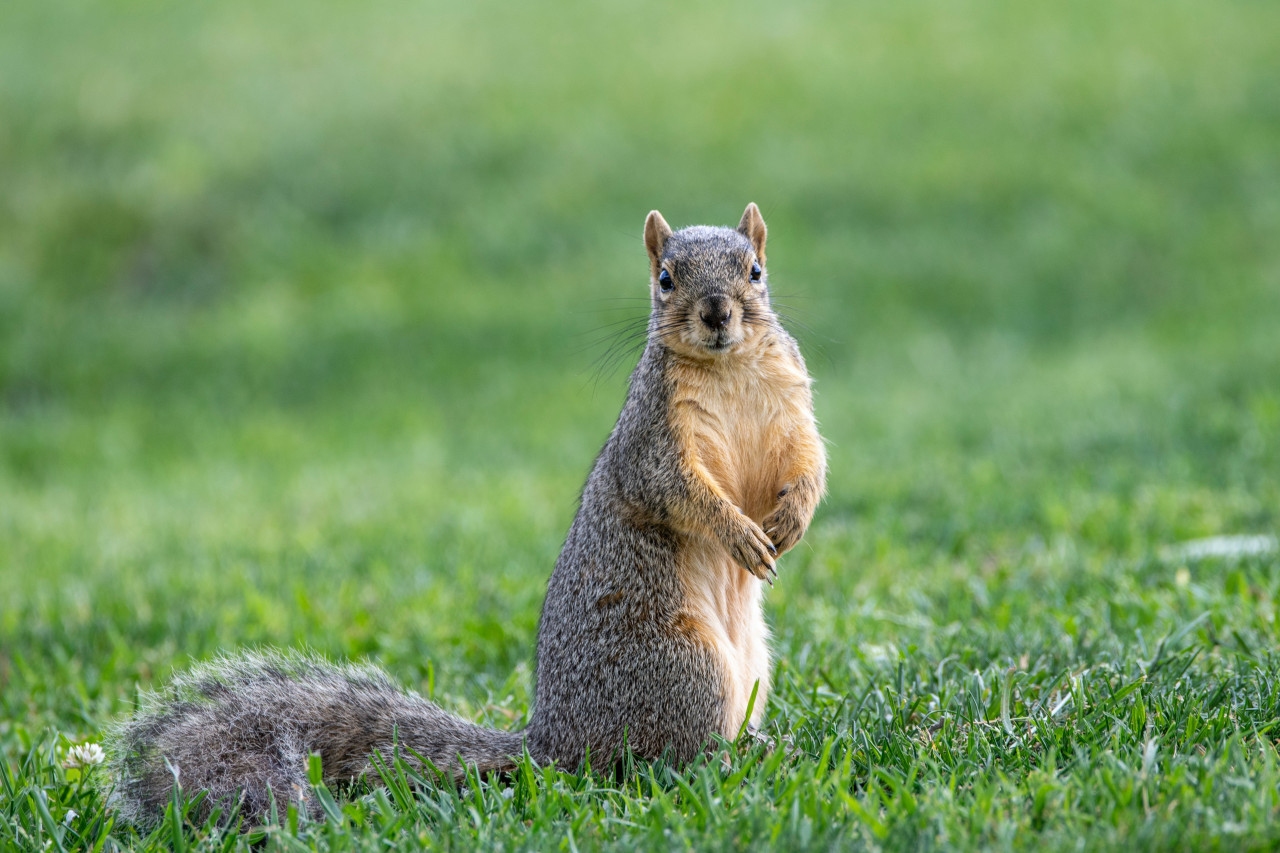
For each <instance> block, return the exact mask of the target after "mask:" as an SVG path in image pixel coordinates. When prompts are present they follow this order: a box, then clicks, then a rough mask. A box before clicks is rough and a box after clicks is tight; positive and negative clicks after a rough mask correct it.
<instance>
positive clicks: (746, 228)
mask: <svg viewBox="0 0 1280 853" xmlns="http://www.w3.org/2000/svg"><path fill="white" fill-rule="evenodd" d="M738 233H739V234H741V235H742V236H743V237H746V238H747V239H748V240H750V241H751V245H752V247H753V248H754V249H755V250H756V258H758V259H759V260H760V263H762V264H763V263H764V238H765V236H766V235H767V234H768V233H769V232H768V229H767V228H765V227H764V217H763V216H761V215H760V208H758V207H756V203H755V202H754V201H753V202H751V203H750V204H748V205H747V210H746V212H745V213H743V214H742V221H741V222H739V223H738Z"/></svg>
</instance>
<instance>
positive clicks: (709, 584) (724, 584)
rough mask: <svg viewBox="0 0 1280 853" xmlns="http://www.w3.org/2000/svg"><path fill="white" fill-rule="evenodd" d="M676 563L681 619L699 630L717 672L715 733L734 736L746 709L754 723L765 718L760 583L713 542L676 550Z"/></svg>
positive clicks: (765, 641)
mask: <svg viewBox="0 0 1280 853" xmlns="http://www.w3.org/2000/svg"><path fill="white" fill-rule="evenodd" d="M680 563H681V565H680V581H681V584H680V585H681V588H682V591H683V593H684V612H685V615H686V616H687V618H689V619H690V620H692V621H694V622H696V623H697V624H698V625H699V627H700V628H701V630H700V631H699V632H698V633H699V635H700V636H702V637H704V638H705V640H706V642H707V643H708V644H709V645H710V650H711V651H712V653H713V654H714V656H715V659H716V661H717V664H718V668H719V669H720V677H721V681H722V706H721V714H720V732H719V733H720V734H721V735H723V736H725V737H728V738H733V737H735V736H737V734H738V731H739V729H741V728H742V723H743V720H745V719H746V716H747V709H748V706H750V708H751V722H752V724H753V725H758V724H759V723H760V721H761V720H763V719H764V711H765V703H766V701H767V699H768V695H769V669H770V664H769V628H768V626H767V625H766V624H765V621H764V611H763V609H762V607H761V582H760V581H759V580H758V579H757V578H755V577H753V576H752V575H751V574H750V573H749V572H747V571H746V570H745V569H743V568H741V567H739V566H738V565H736V564H735V563H734V562H733V560H732V559H731V558H730V557H729V554H728V552H726V551H725V550H724V548H723V547H722V546H721V545H720V544H719V543H716V542H712V541H707V540H704V541H700V542H690V543H688V545H687V546H686V547H685V548H683V549H681V558H680ZM757 685H758V686H757ZM753 691H754V692H755V701H754V703H752V700H751V694H752V692H753Z"/></svg>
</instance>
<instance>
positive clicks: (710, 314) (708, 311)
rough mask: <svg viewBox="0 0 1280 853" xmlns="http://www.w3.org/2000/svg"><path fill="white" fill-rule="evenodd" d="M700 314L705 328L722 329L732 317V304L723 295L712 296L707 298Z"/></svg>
mask: <svg viewBox="0 0 1280 853" xmlns="http://www.w3.org/2000/svg"><path fill="white" fill-rule="evenodd" d="M700 316H701V317H702V322H703V323H705V324H706V326H707V328H709V329H723V328H724V327H725V326H727V325H729V320H730V319H731V318H732V317H733V306H731V305H730V304H729V300H727V299H725V298H724V297H713V298H711V299H709V300H707V304H706V305H704V306H703V308H702V313H701V315H700Z"/></svg>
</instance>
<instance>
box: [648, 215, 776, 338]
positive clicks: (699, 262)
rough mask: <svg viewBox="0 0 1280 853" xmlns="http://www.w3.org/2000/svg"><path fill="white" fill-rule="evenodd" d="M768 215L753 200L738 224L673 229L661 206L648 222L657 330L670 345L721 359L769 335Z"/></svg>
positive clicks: (653, 326) (654, 331) (653, 327)
mask: <svg viewBox="0 0 1280 853" xmlns="http://www.w3.org/2000/svg"><path fill="white" fill-rule="evenodd" d="M764 240H765V227H764V219H763V218H761V216H760V209H759V208H757V207H756V206H755V204H748V205H747V210H746V212H745V213H743V214H742V221H741V222H739V223H738V227H737V228H736V229H735V228H711V227H708V226H705V225H695V226H693V227H691V228H682V229H680V230H679V231H675V232H673V231H672V230H671V226H670V225H668V224H667V221H666V220H665V219H663V218H662V214H661V213H659V212H658V211H656V210H655V211H652V212H651V213H650V214H649V217H648V219H646V220H645V222H644V245H645V248H646V249H647V250H648V251H649V272H650V276H649V278H650V282H649V286H650V290H651V292H652V295H653V316H652V319H651V320H650V324H649V328H650V333H651V334H654V335H657V336H658V337H659V338H660V339H661V340H662V342H663V343H664V344H665V345H666V346H667V347H668V348H670V349H672V350H674V351H675V352H677V353H680V354H681V355H685V356H689V357H692V358H697V359H700V360H703V359H713V358H718V357H720V356H722V355H724V354H726V353H729V352H732V351H733V350H736V349H738V348H740V347H741V346H742V345H744V344H749V343H751V342H753V341H755V340H757V339H759V338H760V337H761V336H763V335H764V334H765V333H766V332H767V330H768V329H769V327H770V326H772V324H773V311H772V309H771V308H770V307H769V291H768V286H767V275H766V273H765V265H764Z"/></svg>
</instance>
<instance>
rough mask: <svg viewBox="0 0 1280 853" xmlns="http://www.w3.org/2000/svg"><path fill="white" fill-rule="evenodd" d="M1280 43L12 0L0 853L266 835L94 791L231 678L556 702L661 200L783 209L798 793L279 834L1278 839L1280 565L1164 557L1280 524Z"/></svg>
mask: <svg viewBox="0 0 1280 853" xmlns="http://www.w3.org/2000/svg"><path fill="white" fill-rule="evenodd" d="M1277 56H1280V7H1276V6H1274V5H1273V4H1264V3H1254V2H1246V1H1245V0H1239V2H1235V1H1234V0H1227V2H1219V3H1208V2H1181V1H1180V0H1175V2H1155V0H1151V2H1119V3H1117V2H1100V1H1099V2H1092V0H1088V2H1079V3H1073V4H1069V5H1062V4H1056V5H1036V4H1026V3H1014V2H994V1H993V2H963V3H955V2H942V0H938V2H922V3H911V4H907V3H890V2H858V3H841V4H837V3H820V2H813V3H808V2H805V3H798V4H787V5H785V6H783V5H782V4H765V3H746V4H741V3H739V4H733V5H729V4H717V5H690V4H677V3H669V4H665V5H649V4H644V5H636V4H630V5H618V6H616V7H615V6H607V5H605V4H587V3H570V2H565V3H560V4H556V5H554V6H551V7H547V6H543V5H535V4H524V5H518V4H498V3H494V2H488V1H487V0H482V2H477V3H469V4H440V3H417V4H409V3H387V4H376V5H370V4H340V3H319V2H311V3H276V4H270V7H269V8H267V7H265V6H263V4H251V3H242V2H233V0H225V2H220V3H217V4H181V5H179V4H167V3H159V2H151V0H138V2H130V3H94V4H70V3H52V2H25V1H24V2H16V3H15V2H10V3H7V4H5V5H4V8H3V10H0V187H3V188H4V189H3V192H0V759H2V760H3V764H2V765H0V849H45V848H47V847H48V846H49V845H50V842H52V846H53V847H54V848H57V847H62V848H65V849H74V848H80V847H85V846H93V847H98V848H99V849H105V850H111V849H117V848H127V847H132V846H136V847H141V848H147V847H162V848H163V847H170V846H172V847H174V848H175V849H183V848H187V847H190V848H191V849H205V850H212V849H225V848H226V847H228V846H231V847H234V846H235V845H236V844H237V843H242V844H248V843H249V842H248V840H245V839H237V837H236V836H222V835H219V833H217V832H216V831H211V830H209V829H208V828H202V827H195V826H183V825H182V821H181V818H180V815H176V816H175V817H174V819H173V820H172V821H171V822H170V823H168V824H166V826H165V828H164V829H163V830H162V831H161V832H160V833H159V834H157V835H156V836H154V837H151V838H140V837H139V836H137V835H136V834H135V833H134V832H133V831H132V830H131V829H129V828H127V827H125V826H121V825H117V824H114V823H113V822H112V816H111V813H110V812H108V811H106V810H105V808H104V805H103V801H102V799H101V796H100V794H99V793H98V790H97V788H96V787H95V786H94V785H93V784H91V783H92V782H93V780H92V779H90V780H88V783H86V780H84V779H81V778H79V777H78V775H77V773H76V772H75V771H69V770H66V769H64V768H62V767H61V765H60V755H61V750H64V749H65V748H66V747H67V745H68V744H69V743H72V742H76V743H78V742H83V741H97V740H99V738H100V737H101V734H102V732H103V730H104V728H105V727H106V726H107V725H108V724H109V722H110V721H111V720H112V719H113V718H116V717H119V716H120V715H123V714H126V713H128V711H129V708H130V707H131V703H132V701H133V700H134V698H135V696H136V691H137V690H138V689H139V688H145V687H151V686H155V685H158V684H161V683H163V681H164V679H165V678H166V677H167V676H168V674H169V673H171V672H172V671H173V670H174V669H177V668H182V667H184V666H186V665H187V664H189V663H190V662H191V661H192V660H196V659H200V658H204V657H207V656H210V655H212V654H214V653H216V652H217V651H218V650H219V649H235V648H238V647H247V646H254V645H259V644H271V645H282V646H301V645H307V646H310V647H313V648H315V649H317V650H319V651H321V652H324V653H326V654H329V655H332V656H334V657H338V658H352V657H361V656H369V657H371V658H373V659H375V660H377V661H378V662H380V663H381V664H382V665H384V666H385V667H386V668H388V669H389V670H390V671H391V672H392V673H393V674H394V675H395V677H396V678H397V679H399V680H401V681H403V682H404V683H406V684H408V685H410V686H412V687H413V688H414V689H417V690H419V691H421V692H423V693H427V694H431V695H433V696H434V697H435V698H436V699H437V700H439V701H440V702H441V703H442V704H444V705H446V706H448V707H450V708H453V709H456V710H458V711H460V712H461V713H463V714H465V715H467V716H469V717H471V718H474V719H478V720H483V721H486V722H489V723H491V724H494V725H500V726H504V727H510V726H515V725H518V724H520V722H521V721H522V720H524V719H526V718H527V715H528V711H529V702H530V698H531V696H532V685H533V672H532V649H533V642H534V635H535V632H536V626H537V617H538V608H539V605H540V603H541V598H542V594H543V589H544V583H545V579H546V577H547V575H548V573H549V571H550V568H551V565H552V563H553V561H554V559H555V555H556V553H557V550H558V547H559V544H560V542H561V539H562V537H563V535H564V531H565V530H566V529H567V527H568V524H569V521H570V519H571V517H572V513H573V510H574V499H575V497H576V494H577V490H578V488H579V487H580V485H581V481H582V479H583V478H584V477H585V474H586V472H587V470H588V468H589V466H590V464H591V461H592V459H593V456H594V454H595V452H596V450H597V449H598V447H599V446H600V444H601V443H602V442H603V440H604V437H605V435H606V434H607V431H608V429H609V427H610V425H611V423H612V420H613V418H614V417H615V416H616V414H617V410H618V407H619V405H620V403H621V395H622V389H623V383H624V381H625V375H626V372H627V369H628V367H629V364H628V362H627V359H628V358H629V357H630V356H629V355H628V354H626V353H624V354H623V356H622V358H621V359H620V360H619V363H618V364H617V365H616V366H615V367H614V368H613V369H612V371H610V370H608V369H605V370H603V371H600V372H599V375H597V372H596V366H597V363H598V362H599V360H600V359H601V357H602V356H605V354H606V352H607V348H608V342H607V341H601V340H600V338H601V336H602V334H604V333H605V332H607V331H608V329H607V328H606V327H607V324H609V323H611V322H613V321H615V320H619V319H625V318H627V317H634V316H636V314H637V312H641V313H642V312H643V301H642V298H643V296H644V293H645V290H644V288H645V260H644V255H643V248H642V246H641V242H640V236H639V235H640V230H641V225H642V222H643V219H644V215H645V214H646V213H647V212H648V210H649V209H650V208H653V207H660V208H661V209H662V211H663V213H664V214H665V215H666V217H667V218H668V219H669V220H670V221H671V222H672V223H673V224H676V225H680V224H689V223H693V222H712V223H732V222H735V221H736V220H737V217H738V216H739V215H740V214H741V210H742V208H743V206H744V205H745V203H746V202H747V201H749V200H754V201H756V202H758V203H759V204H760V205H761V208H762V209H763V211H764V215H765V217H766V219H767V221H768V222H769V225H770V228H771V235H772V236H771V239H770V243H769V248H770V252H769V258H770V273H771V280H772V282H773V289H774V291H775V294H777V298H778V300H779V302H781V303H785V304H786V305H787V306H788V307H787V314H788V315H789V317H790V320H789V322H792V323H793V324H794V329H795V331H796V333H797V336H798V337H799V338H800V339H801V341H802V343H803V345H804V348H805V350H806V352H807V353H808V356H809V360H810V364H811V368H812V371H813V373H814V374H815V376H816V377H817V380H818V381H817V386H816V389H817V406H818V414H819V417H820V420H821V422H822V428H823V432H824V434H825V435H826V437H827V439H828V440H829V442H830V456H831V476H830V482H831V491H830V496H829V497H828V499H827V501H826V502H825V503H824V505H823V507H822V508H821V509H820V510H819V513H818V516H817V518H816V520H815V522H814V525H813V527H812V528H811V529H810V531H809V534H808V536H807V537H806V539H805V541H804V543H803V544H802V545H801V547H800V548H798V549H797V550H796V551H795V552H794V553H793V554H791V555H789V556H788V557H787V558H785V559H784V560H783V561H782V565H781V568H780V571H781V578H780V582H779V584H778V586H777V588H776V589H775V590H773V591H771V592H770V593H769V595H768V611H769V618H770V621H771V623H772V624H773V625H774V628H775V644H774V648H775V653H776V659H777V689H776V690H775V692H774V694H773V696H772V697H771V698H770V702H769V708H768V713H769V720H770V727H771V729H772V730H773V731H775V732H776V733H785V734H787V735H789V737H790V738H791V740H792V742H793V744H794V750H793V753H792V754H790V755H788V754H787V753H786V752H784V751H775V752H773V753H771V754H764V753H763V752H762V751H760V750H759V749H757V748H753V747H750V746H748V745H745V744H744V745H740V746H739V747H738V749H737V750H736V752H735V757H734V758H733V761H732V762H731V764H730V766H729V767H727V768H725V767H722V766H720V764H719V763H713V764H711V765H709V766H703V767H697V768H693V769H690V770H686V771H681V772H675V771H672V770H671V769H669V768H663V767H642V768H639V769H637V771H636V772H635V773H634V774H632V775H630V776H628V777H627V778H625V779H623V780H621V781H615V780H612V779H609V780H606V779H602V778H599V777H596V776H592V775H590V774H587V775H584V776H577V775H572V774H566V773H558V772H555V771H553V770H548V769H536V768H532V767H526V768H524V769H523V770H522V772H521V773H520V774H519V777H518V779H517V780H516V781H515V782H514V783H513V784H511V785H509V786H503V785H491V784H488V783H482V784H471V785H468V786H466V788H465V790H463V791H461V792H455V791H452V790H450V789H447V788H439V787H436V786H433V785H430V784H425V785H416V786H415V785H413V784H409V783H407V782H405V781H403V780H399V779H398V778H397V779H393V780H392V781H393V784H392V785H391V786H390V787H389V788H388V789H387V790H386V791H383V792H381V793H373V794H369V795H368V796H365V797H363V798H359V799H356V800H355V801H353V802H351V803H349V804H345V805H336V806H334V807H333V808H334V810H335V813H334V816H333V817H332V818H331V819H330V820H329V821H328V822H326V823H324V824H321V825H305V824H304V825H302V826H297V824H296V822H294V823H291V822H290V820H289V816H288V815H283V816H282V827H277V828H275V829H272V830H270V832H269V834H268V836H267V844H268V847H269V849H281V850H285V849H295V848H298V847H302V848H312V847H315V848H320V849H373V848H375V847H379V848H381V847H383V846H386V845H387V844H390V846H393V847H401V848H411V847H414V846H416V845H418V844H420V843H423V842H429V843H431V844H433V845H441V846H446V845H447V846H456V847H471V846H484V847H486V848H489V847H492V848H498V847H501V848H503V849H548V848H555V847H560V848H563V849H573V848H574V847H575V846H576V847H577V848H578V849H590V848H606V847H616V848H620V849H631V848H632V847H645V848H658V849H671V848H681V847H686V846H691V847H696V848H699V849H701V848H731V847H732V848H738V847H743V846H749V847H758V848H764V847H769V848H771V849H772V848H775V847H776V848H795V847H820V848H821V847H826V848H842V849H844V848H857V847H867V848H877V847H884V848H892V849H921V848H945V849H953V848H961V849H964V848H979V849H990V848H1011V849H1028V848H1045V849H1066V848H1072V849H1076V848H1077V847H1079V846H1083V847H1085V848H1088V849H1106V848H1114V849H1135V848H1148V849H1150V848H1155V849H1206V848H1210V849H1211V848H1220V849H1230V850H1238V849H1249V848H1259V849H1265V848H1273V847H1275V846H1277V845H1280V829H1278V828H1277V827H1280V820H1278V818H1280V756H1278V755H1277V741H1278V739H1280V654H1277V649H1276V645H1277V639H1278V638H1280V611H1278V610H1277V601H1278V600H1280V555H1278V554H1277V553H1276V552H1275V550H1271V551H1270V552H1269V553H1261V554H1255V555H1252V556H1244V557H1240V558H1231V559H1224V558H1190V557H1187V556H1186V555H1185V554H1184V553H1183V552H1180V551H1179V550H1178V549H1177V546H1178V543H1181V542H1185V541H1187V540H1193V539H1197V538H1201V537H1207V536H1214V535H1242V534H1256V535H1271V536H1274V535H1275V534H1276V533H1277V530H1278V529H1280V240H1278V239H1277V235H1278V234H1280V160H1277V158H1276V152H1277V151H1280V64H1278V63H1277V62H1276V59H1275V57H1277ZM606 360H607V359H606ZM604 366H605V367H608V365H607V364H606V365H604ZM94 772H96V771H91V773H94ZM71 810H74V812H75V814H74V815H73V814H71Z"/></svg>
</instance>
